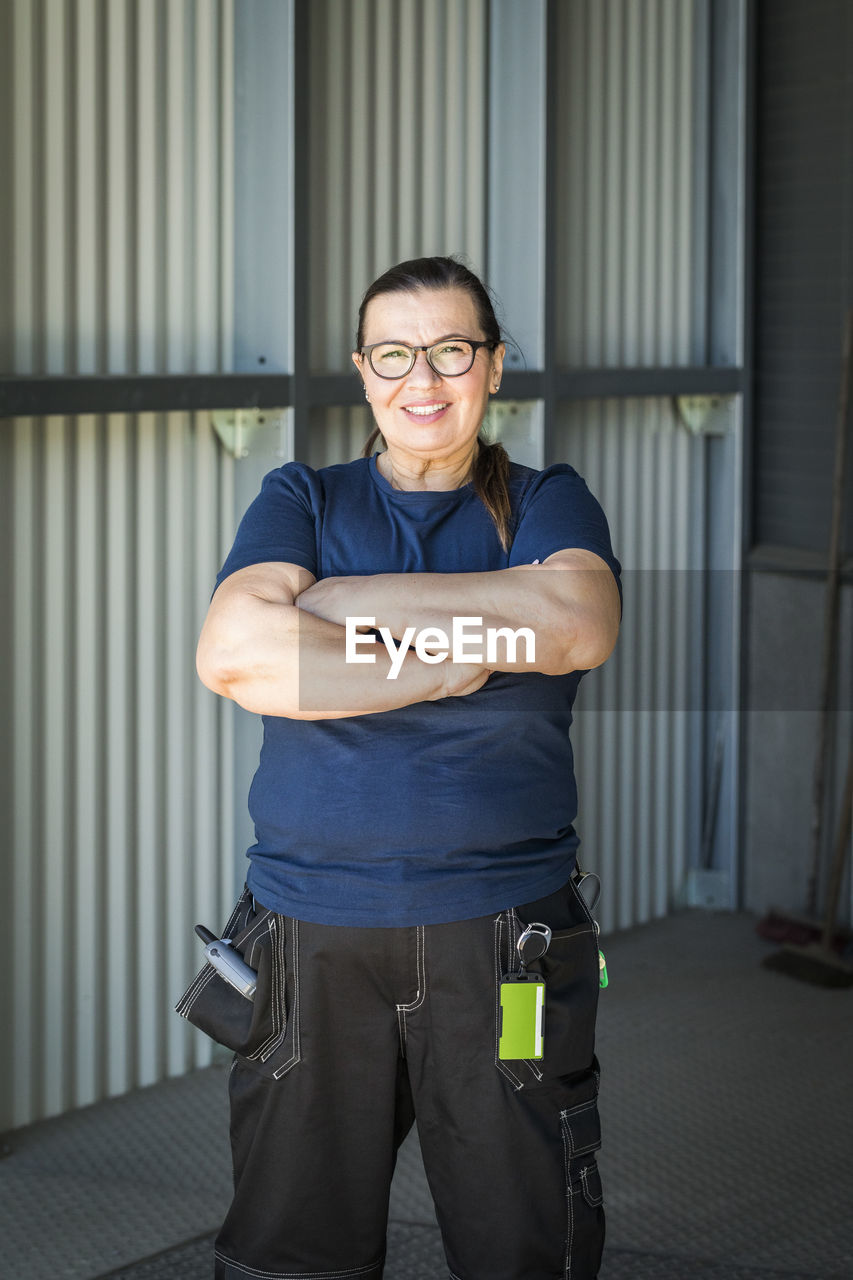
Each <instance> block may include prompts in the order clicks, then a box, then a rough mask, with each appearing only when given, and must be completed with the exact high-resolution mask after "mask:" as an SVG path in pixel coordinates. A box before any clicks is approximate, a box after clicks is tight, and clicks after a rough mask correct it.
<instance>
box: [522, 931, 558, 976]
mask: <svg viewBox="0 0 853 1280" xmlns="http://www.w3.org/2000/svg"><path fill="white" fill-rule="evenodd" d="M550 945H551V930H550V929H549V927H548V925H547V924H542V923H541V922H540V921H538V920H534V921H533V922H532V923H531V924H528V925H526V926H525V928H524V929H523V931H522V932H521V934H520V935H519V939H518V942H517V943H516V944H515V949H516V951H517V952H518V955H519V959H520V960H521V968H522V972H523V971H524V970H525V969H526V968H527V966H528V965H529V964H530V963H531V961H533V960H538V959H540V957H541V956H544V954H545V952H546V951H547V950H548V948H549V947H550Z"/></svg>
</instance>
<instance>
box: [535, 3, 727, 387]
mask: <svg viewBox="0 0 853 1280" xmlns="http://www.w3.org/2000/svg"><path fill="white" fill-rule="evenodd" d="M638 9H640V6H637V5H632V4H630V3H628V0H611V3H609V4H607V5H602V4H597V3H585V2H584V0H573V2H572V3H566V4H564V5H560V6H558V9H557V18H558V23H557V39H558V42H559V46H560V56H561V61H562V63H563V65H564V66H566V68H567V75H566V76H565V77H564V78H563V81H562V82H561V85H560V86H559V87H558V118H559V135H560V136H559V138H558V146H557V154H558V163H557V169H558V172H557V175H556V176H557V183H556V186H557V192H558V197H557V202H558V221H559V225H560V226H561V227H564V228H565V234H564V235H563V237H562V238H561V241H560V245H559V250H558V259H559V276H560V279H561V281H562V282H563V287H564V289H565V290H566V292H567V295H568V296H567V297H566V299H565V300H564V301H563V302H562V304H561V305H560V306H559V311H558V355H559V359H560V361H561V363H563V364H566V365H570V366H583V365H597V364H605V365H606V366H614V365H615V366H618V365H621V364H626V363H629V362H630V363H640V364H651V365H654V364H664V365H667V364H684V363H688V362H689V359H690V353H691V350H692V348H693V345H694V341H695V335H694V334H693V327H694V324H693V319H692V316H691V309H692V310H694V311H695V312H696V313H697V314H699V315H700V316H701V317H703V318H704V306H703V307H702V308H698V307H695V308H692V302H691V300H692V299H693V298H694V297H695V296H696V291H697V289H700V290H701V289H702V288H704V270H703V268H702V263H701V261H699V255H698V254H697V253H696V252H694V243H693V242H694V235H693V226H692V223H693V218H694V214H693V200H692V196H691V189H690V183H689V182H685V181H684V178H683V175H684V174H685V173H688V174H689V173H690V172H691V171H692V169H693V167H694V166H695V165H696V164H697V163H699V164H704V163H705V161H706V151H707V139H706V136H705V135H704V134H700V133H698V132H697V131H695V130H694V127H693V120H694V109H693V102H694V96H695V94H696V92H697V91H698V89H697V83H696V81H695V79H694V71H693V59H694V56H698V55H694V19H695V6H694V5H692V4H686V3H682V2H681V0H648V3H647V4H646V5H644V6H642V14H641V16H640V17H638Z"/></svg>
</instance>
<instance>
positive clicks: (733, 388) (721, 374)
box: [555, 365, 744, 400]
mask: <svg viewBox="0 0 853 1280" xmlns="http://www.w3.org/2000/svg"><path fill="white" fill-rule="evenodd" d="M555 381H556V396H557V399H558V400H606V399H608V398H610V397H628V396H636V397H642V396H713V395H737V394H738V393H739V392H740V391H741V390H742V389H743V385H744V378H743V371H742V370H741V369H735V368H729V369H714V368H708V367H703V366H698V367H697V366H694V365H682V366H679V365H674V366H672V367H669V368H661V369H606V368H605V369H572V370H571V371H569V372H565V371H563V372H558V373H557V375H556V379H555Z"/></svg>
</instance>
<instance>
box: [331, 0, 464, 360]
mask: <svg viewBox="0 0 853 1280" xmlns="http://www.w3.org/2000/svg"><path fill="white" fill-rule="evenodd" d="M310 17H311V53H310V56H311V69H312V74H313V85H312V91H311V92H312V104H313V113H312V114H313V118H314V120H315V121H316V122H317V123H316V125H315V129H316V132H315V133H314V134H312V138H311V225H312V228H313V229H314V232H315V234H314V236H313V237H312V241H311V245H310V254H311V263H310V273H311V283H312V297H314V298H316V299H317V300H318V302H319V304H320V305H319V306H318V308H317V313H316V314H315V315H314V317H313V318H312V320H311V328H312V351H311V364H312V367H313V368H315V369H334V370H343V369H347V368H348V367H349V353H350V351H351V349H352V345H351V341H352V340H351V333H352V330H353V328H354V327H355V326H354V321H355V317H356V314H357V312H358V307H359V303H360V301H361V297H362V295H363V293H364V291H365V289H366V288H367V286H368V285H369V284H370V282H371V280H372V279H373V278H374V277H375V276H376V275H377V274H379V273H380V272H382V271H384V270H386V269H387V268H388V267H389V266H391V265H393V263H394V262H395V261H397V260H399V259H401V258H407V257H417V256H419V255H421V254H428V253H430V254H431V253H442V254H443V253H451V252H459V253H463V254H465V255H466V256H467V257H468V258H469V259H470V260H471V261H472V263H473V264H474V265H475V267H478V268H480V269H482V268H483V266H484V265H485V260H486V254H485V249H486V237H485V189H486V170H487V151H488V148H487V141H486V137H487V135H486V120H487V104H486V101H485V96H486V95H485V86H486V82H487V58H488V41H487V34H488V21H487V17H488V14H487V6H486V5H485V3H484V0H470V2H469V3H462V0H426V2H425V3H423V4H420V5H417V4H413V3H408V2H406V0H401V2H400V3H398V4H395V5H393V6H389V4H388V2H387V0H355V2H354V3H350V4H341V3H340V0H318V2H317V3H315V4H312V5H311V14H310ZM377 32H378V33H379V34H378V36H377V35H376V34H375V33H377ZM395 37H396V38H395Z"/></svg>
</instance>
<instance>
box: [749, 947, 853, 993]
mask: <svg viewBox="0 0 853 1280" xmlns="http://www.w3.org/2000/svg"><path fill="white" fill-rule="evenodd" d="M761 964H762V966H763V967H764V968H765V969H775V970H776V972H777V973H785V974H787V975H788V977H789V978H797V979H799V981H800V982H810V983H811V984H812V986H815V987H853V969H851V968H850V966H849V965H846V964H845V963H844V961H843V960H841V959H840V958H839V957H838V956H837V955H835V953H834V952H832V951H827V950H826V948H825V947H822V946H820V945H819V944H818V943H813V944H811V945H809V946H805V947H797V946H794V945H788V946H784V947H782V948H780V950H779V951H774V952H773V954H772V955H769V956H765V957H764V959H763V960H762V961H761Z"/></svg>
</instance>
